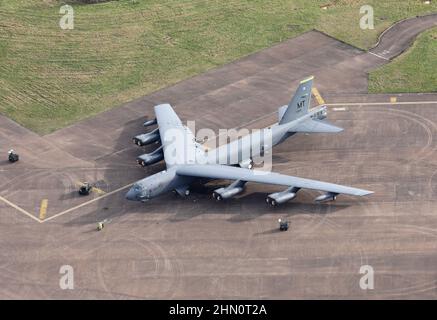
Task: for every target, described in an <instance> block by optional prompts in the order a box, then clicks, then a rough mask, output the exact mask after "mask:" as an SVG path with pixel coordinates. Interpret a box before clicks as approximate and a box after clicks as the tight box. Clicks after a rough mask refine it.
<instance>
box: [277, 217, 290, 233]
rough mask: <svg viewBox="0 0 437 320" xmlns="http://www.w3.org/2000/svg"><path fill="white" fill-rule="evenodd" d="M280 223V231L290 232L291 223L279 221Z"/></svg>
mask: <svg viewBox="0 0 437 320" xmlns="http://www.w3.org/2000/svg"><path fill="white" fill-rule="evenodd" d="M278 222H279V230H280V231H287V230H288V227H289V222H288V221H287V220H282V219H279V220H278Z"/></svg>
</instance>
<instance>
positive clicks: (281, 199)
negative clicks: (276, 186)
mask: <svg viewBox="0 0 437 320" xmlns="http://www.w3.org/2000/svg"><path fill="white" fill-rule="evenodd" d="M299 190H300V188H296V187H290V188H288V189H286V190H285V191H282V192H276V193H272V194H269V195H268V196H267V198H266V202H267V203H268V204H270V205H271V206H273V207H274V206H277V205H279V204H282V203H285V202H287V201H290V200H293V199H294V198H296V196H297V192H298V191H299Z"/></svg>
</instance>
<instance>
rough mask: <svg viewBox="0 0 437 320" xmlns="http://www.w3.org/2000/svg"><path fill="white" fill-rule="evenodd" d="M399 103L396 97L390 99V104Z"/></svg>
mask: <svg viewBox="0 0 437 320" xmlns="http://www.w3.org/2000/svg"><path fill="white" fill-rule="evenodd" d="M397 101H398V98H396V97H390V102H391V103H396V102H397Z"/></svg>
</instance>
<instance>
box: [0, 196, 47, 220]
mask: <svg viewBox="0 0 437 320" xmlns="http://www.w3.org/2000/svg"><path fill="white" fill-rule="evenodd" d="M0 200H1V201H3V202H4V203H6V204H7V205H9V206H11V207H12V208H14V209H15V210H18V211H19V212H21V213H24V214H25V215H26V216H28V217H29V218H32V219H33V220H35V221H37V222H39V223H41V222H42V221H41V220H40V219H38V218H37V217H35V216H34V215H32V214H30V213H29V212H27V211H26V210H24V209H22V208H20V207H19V206H17V205H16V204H14V203H12V202H10V201H9V200H7V199H5V198H3V197H0Z"/></svg>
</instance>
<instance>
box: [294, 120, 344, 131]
mask: <svg viewBox="0 0 437 320" xmlns="http://www.w3.org/2000/svg"><path fill="white" fill-rule="evenodd" d="M340 131H343V128H340V127H337V126H334V125H333V124H330V123H328V122H327V121H324V120H314V119H309V120H307V121H304V122H302V123H299V124H298V125H297V126H295V127H292V128H291V129H290V132H303V133H310V132H318V133H336V132H340Z"/></svg>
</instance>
